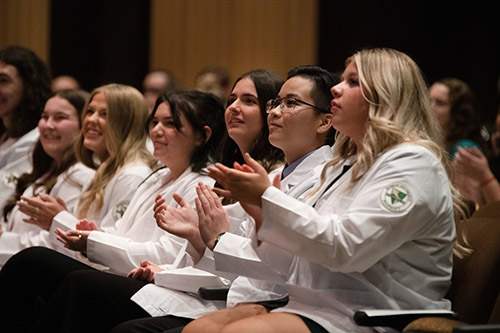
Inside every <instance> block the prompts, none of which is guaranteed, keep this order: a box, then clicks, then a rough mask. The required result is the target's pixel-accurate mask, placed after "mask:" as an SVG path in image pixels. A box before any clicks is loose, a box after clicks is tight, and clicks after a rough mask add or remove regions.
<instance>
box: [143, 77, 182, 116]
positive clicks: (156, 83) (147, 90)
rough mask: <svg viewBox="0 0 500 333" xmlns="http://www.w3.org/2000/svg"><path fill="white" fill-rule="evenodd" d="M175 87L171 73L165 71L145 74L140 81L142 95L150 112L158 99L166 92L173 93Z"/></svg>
mask: <svg viewBox="0 0 500 333" xmlns="http://www.w3.org/2000/svg"><path fill="white" fill-rule="evenodd" d="M176 87H177V84H176V82H175V78H174V76H173V74H172V73H169V72H167V71H165V70H160V69H158V70H153V71H151V72H149V73H148V74H146V76H145V77H144V80H143V81H142V93H143V94H144V98H145V99H146V102H147V103H148V107H149V110H150V111H152V110H153V108H154V106H155V103H156V100H157V99H158V97H160V96H161V95H163V94H164V93H166V92H169V91H173V90H175V88H176Z"/></svg>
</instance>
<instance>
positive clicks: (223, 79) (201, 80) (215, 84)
mask: <svg viewBox="0 0 500 333" xmlns="http://www.w3.org/2000/svg"><path fill="white" fill-rule="evenodd" d="M230 84H231V81H230V76H229V71H228V70H227V69H226V68H224V67H222V66H216V65H213V66H207V67H205V68H204V69H202V70H201V71H200V72H199V73H198V75H197V76H196V79H195V89H196V90H199V91H203V92H208V93H212V94H214V95H215V96H217V97H219V99H220V100H221V102H225V101H226V99H227V97H228V95H229V92H230V91H231V86H230Z"/></svg>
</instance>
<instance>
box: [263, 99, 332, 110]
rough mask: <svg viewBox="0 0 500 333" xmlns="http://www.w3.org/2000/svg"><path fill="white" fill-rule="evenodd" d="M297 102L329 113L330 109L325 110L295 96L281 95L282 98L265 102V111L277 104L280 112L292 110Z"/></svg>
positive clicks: (275, 106)
mask: <svg viewBox="0 0 500 333" xmlns="http://www.w3.org/2000/svg"><path fill="white" fill-rule="evenodd" d="M299 104H304V105H307V106H310V107H312V108H314V109H316V110H318V111H320V112H322V113H330V110H325V109H322V108H319V107H317V106H316V105H313V104H311V103H307V102H304V101H303V100H301V99H298V98H295V97H283V98H275V99H270V100H269V101H267V103H266V112H267V113H269V112H271V110H273V109H275V108H277V107H278V106H279V107H280V110H281V111H282V112H286V111H293V110H295V107H296V106H297V105H299Z"/></svg>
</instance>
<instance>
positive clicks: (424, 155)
mask: <svg viewBox="0 0 500 333" xmlns="http://www.w3.org/2000/svg"><path fill="white" fill-rule="evenodd" d="M353 162H354V159H353V158H351V159H349V160H348V161H345V163H340V164H339V165H338V166H336V167H334V168H332V169H331V170H330V171H329V173H328V178H327V181H326V182H325V184H324V185H323V187H322V189H321V190H320V191H318V193H319V199H318V196H313V197H311V198H310V199H309V200H308V201H307V202H306V203H303V202H300V201H298V200H295V199H293V198H291V197H289V196H287V195H286V194H284V193H282V192H280V191H278V190H276V189H274V188H271V187H270V188H268V189H267V190H266V191H265V193H264V194H263V196H262V208H263V214H264V222H263V224H262V227H261V229H260V230H259V233H258V237H259V239H260V240H261V241H262V242H263V244H266V243H270V244H272V245H273V246H275V247H276V248H280V249H282V250H281V251H279V250H277V251H273V252H269V251H264V250H265V248H263V247H262V246H261V247H259V248H258V249H257V254H258V255H259V257H260V259H261V260H262V261H263V262H264V263H266V264H267V265H266V266H265V267H263V268H262V269H261V270H260V272H258V273H259V274H256V272H254V271H252V269H253V270H255V266H252V265H246V264H245V260H242V259H241V258H238V257H236V256H231V255H230V254H231V251H232V248H231V246H227V244H229V245H231V242H230V241H229V240H230V238H232V237H238V236H235V235H230V234H229V235H228V234H226V235H224V236H223V237H222V238H221V240H220V241H219V243H218V245H217V247H216V248H215V253H214V255H215V260H216V267H217V269H220V270H231V271H232V272H233V273H238V274H243V275H246V276H254V275H259V276H258V277H259V278H262V276H263V275H266V274H267V278H268V279H269V281H277V282H286V286H287V289H288V293H289V297H290V301H289V303H288V304H287V305H286V306H285V307H283V308H279V309H276V310H274V311H285V312H291V313H297V314H300V315H303V316H305V317H308V318H310V319H312V320H314V321H316V322H317V323H318V324H320V325H321V326H323V327H324V328H325V329H327V330H328V331H329V332H339V331H363V330H364V329H363V328H360V327H357V326H356V324H355V323H354V322H353V320H352V315H353V313H354V311H356V310H358V309H361V308H373V309H450V306H451V304H450V302H449V301H448V300H445V299H444V298H443V297H444V295H445V293H446V291H447V290H448V287H449V283H450V279H451V270H452V251H453V246H454V240H455V237H456V235H455V226H454V219H453V202H452V196H451V193H450V187H449V180H448V177H447V175H446V172H445V170H444V169H443V167H442V165H441V163H440V161H439V160H438V159H437V158H436V157H435V155H434V154H432V153H431V152H430V151H429V150H427V149H426V148H423V147H421V146H417V145H411V144H404V145H400V146H398V147H395V148H393V149H391V150H390V151H388V152H386V153H384V154H382V155H381V156H380V157H379V158H378V159H377V160H376V162H375V163H374V165H373V166H372V167H371V168H370V170H369V171H368V172H367V174H366V175H365V176H364V177H363V178H362V179H361V180H359V182H358V183H357V184H356V185H355V186H354V187H353V188H352V189H349V190H347V191H345V186H346V185H347V183H348V182H349V180H350V178H351V174H352V169H350V170H349V171H347V173H346V174H345V175H344V176H343V177H341V178H340V179H339V180H338V181H337V182H336V183H335V184H333V186H331V187H330V188H329V189H328V190H327V191H326V192H325V193H323V191H324V189H325V188H326V187H327V185H328V184H329V183H330V182H331V180H333V179H334V178H335V177H336V176H337V175H338V174H340V171H341V170H342V167H343V165H350V164H352V163H353ZM398 191H400V192H399V193H404V194H406V196H404V195H401V196H399V194H398ZM313 204H315V208H313V207H311V206H312V205H313ZM225 239H227V240H228V241H226V240H225ZM225 244H226V245H225ZM239 251H244V250H243V249H239Z"/></svg>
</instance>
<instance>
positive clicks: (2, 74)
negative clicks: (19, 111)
mask: <svg viewBox="0 0 500 333" xmlns="http://www.w3.org/2000/svg"><path fill="white" fill-rule="evenodd" d="M22 95H23V80H22V79H21V76H20V75H19V72H18V71H17V68H16V67H14V66H12V65H7V64H6V63H4V62H3V61H0V118H2V119H4V124H5V120H7V117H10V116H11V115H12V112H13V111H14V110H15V109H16V108H17V107H18V106H19V104H20V103H21V98H22Z"/></svg>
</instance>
